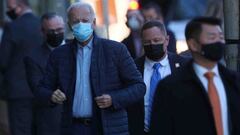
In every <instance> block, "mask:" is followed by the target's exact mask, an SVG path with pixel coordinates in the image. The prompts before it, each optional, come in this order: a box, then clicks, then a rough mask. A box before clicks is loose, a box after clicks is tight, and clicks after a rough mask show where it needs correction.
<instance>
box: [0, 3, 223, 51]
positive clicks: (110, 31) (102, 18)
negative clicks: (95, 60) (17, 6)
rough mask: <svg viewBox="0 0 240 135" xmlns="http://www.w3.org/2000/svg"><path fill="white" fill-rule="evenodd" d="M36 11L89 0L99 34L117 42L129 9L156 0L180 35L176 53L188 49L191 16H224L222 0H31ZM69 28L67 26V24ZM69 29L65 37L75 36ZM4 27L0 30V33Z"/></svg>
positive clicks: (61, 10)
mask: <svg viewBox="0 0 240 135" xmlns="http://www.w3.org/2000/svg"><path fill="white" fill-rule="evenodd" d="M29 1H30V4H31V7H32V8H33V10H34V12H35V14H37V15H38V16H41V15H42V14H43V13H45V12H49V11H54V12H57V13H58V14H60V15H61V16H63V17H64V19H65V21H66V10H67V8H68V7H69V5H70V4H71V3H74V2H77V1H84V2H88V3H90V4H91V5H92V6H93V7H94V9H95V12H96V17H97V30H96V31H97V33H98V35H100V36H102V37H105V38H109V39H112V40H116V41H122V40H123V39H124V38H125V37H127V35H128V34H129V29H128V27H127V26H126V25H125V24H126V12H127V10H128V9H129V8H132V9H141V7H142V5H144V4H146V3H147V2H149V1H154V2H156V3H158V4H159V6H160V7H161V8H162V12H163V15H164V18H165V21H166V24H167V27H168V28H169V29H170V30H172V31H173V32H174V34H175V36H176V38H177V52H178V53H180V52H182V51H184V50H186V49H187V46H186V43H185V40H184V29H185V25H186V23H187V22H188V20H189V19H191V18H193V17H196V16H202V15H209V16H210V15H213V16H217V17H220V18H222V17H223V7H222V6H223V1H222V0H29ZM0 7H1V8H0V26H3V25H4V23H5V22H7V21H9V18H8V17H7V16H6V14H5V13H6V1H5V0H1V1H0ZM66 28H68V27H66ZM68 31H69V30H67V33H68V34H66V38H68V39H69V38H72V35H71V34H69V32H68ZM1 33H2V29H1V30H0V36H1Z"/></svg>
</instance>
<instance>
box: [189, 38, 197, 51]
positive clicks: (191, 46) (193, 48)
mask: <svg viewBox="0 0 240 135" xmlns="http://www.w3.org/2000/svg"><path fill="white" fill-rule="evenodd" d="M187 45H188V49H189V50H191V51H193V52H197V51H198V48H199V46H198V43H197V41H196V40H195V39H193V38H190V39H188V40H187Z"/></svg>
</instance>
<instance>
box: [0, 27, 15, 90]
mask: <svg viewBox="0 0 240 135" xmlns="http://www.w3.org/2000/svg"><path fill="white" fill-rule="evenodd" d="M12 37H13V36H12V31H11V27H10V26H9V24H6V25H5V27H4V30H3V36H2V42H1V44H0V90H1V92H0V93H1V94H2V93H3V91H2V90H3V87H4V86H3V85H4V82H3V81H4V78H5V77H4V74H5V72H6V70H7V68H8V66H9V61H10V59H11V55H12V53H13V46H14V41H13V39H12Z"/></svg>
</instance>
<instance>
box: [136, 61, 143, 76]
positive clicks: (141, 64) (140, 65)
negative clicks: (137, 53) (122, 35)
mask: <svg viewBox="0 0 240 135" xmlns="http://www.w3.org/2000/svg"><path fill="white" fill-rule="evenodd" d="M144 62H145V56H142V57H140V58H138V59H136V60H135V63H136V66H137V68H138V70H139V71H140V73H141V74H142V76H143V75H144Z"/></svg>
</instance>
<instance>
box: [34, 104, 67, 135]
mask: <svg viewBox="0 0 240 135" xmlns="http://www.w3.org/2000/svg"><path fill="white" fill-rule="evenodd" d="M61 107H62V106H60V105H58V106H55V107H53V108H52V107H45V106H40V105H38V104H35V105H34V107H33V108H34V109H33V135H60V121H61V111H62V108H61Z"/></svg>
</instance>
